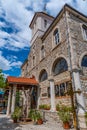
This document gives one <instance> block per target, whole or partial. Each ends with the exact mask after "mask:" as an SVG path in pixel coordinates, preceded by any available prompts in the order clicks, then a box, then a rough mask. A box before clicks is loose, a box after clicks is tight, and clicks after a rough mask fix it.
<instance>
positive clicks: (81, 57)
mask: <svg viewBox="0 0 87 130" xmlns="http://www.w3.org/2000/svg"><path fill="white" fill-rule="evenodd" d="M85 55H87V51H85V52H84V53H82V55H81V56H80V58H79V66H80V67H82V66H81V63H82V59H83V57H84V56H85Z"/></svg>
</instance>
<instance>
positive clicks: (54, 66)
mask: <svg viewBox="0 0 87 130" xmlns="http://www.w3.org/2000/svg"><path fill="white" fill-rule="evenodd" d="M62 60H63V61H64V62H65V64H64V65H63V66H65V65H66V66H65V67H67V68H64V69H63V70H62V68H60V67H57V66H60V65H61V63H62V62H61V61H62ZM58 64H59V65H58ZM63 66H62V67H63ZM58 68H59V70H58V71H59V72H58V71H57V73H55V70H56V69H58ZM66 71H68V63H67V61H66V59H65V58H63V57H60V58H57V59H56V60H55V61H54V63H53V67H52V72H53V75H59V74H61V73H63V72H66Z"/></svg>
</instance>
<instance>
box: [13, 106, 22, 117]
mask: <svg viewBox="0 0 87 130" xmlns="http://www.w3.org/2000/svg"><path fill="white" fill-rule="evenodd" d="M21 114H22V112H21V109H20V108H19V107H16V108H15V110H14V112H13V113H12V115H11V117H12V119H19V118H20V117H21Z"/></svg>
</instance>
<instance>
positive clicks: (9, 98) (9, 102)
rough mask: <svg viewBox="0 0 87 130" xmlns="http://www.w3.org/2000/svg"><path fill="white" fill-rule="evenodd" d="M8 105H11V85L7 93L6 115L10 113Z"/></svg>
mask: <svg viewBox="0 0 87 130" xmlns="http://www.w3.org/2000/svg"><path fill="white" fill-rule="evenodd" d="M10 107H11V87H10V88H9V95H8V105H7V113H6V114H7V116H8V115H9V114H10Z"/></svg>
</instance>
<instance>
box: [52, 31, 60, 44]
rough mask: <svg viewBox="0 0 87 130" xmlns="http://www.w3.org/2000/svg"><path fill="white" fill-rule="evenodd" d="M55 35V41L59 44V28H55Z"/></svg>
mask: <svg viewBox="0 0 87 130" xmlns="http://www.w3.org/2000/svg"><path fill="white" fill-rule="evenodd" d="M53 35H54V43H55V44H56V45H57V44H58V43H59V41H60V39H59V30H58V29H55V31H54V34H53Z"/></svg>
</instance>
